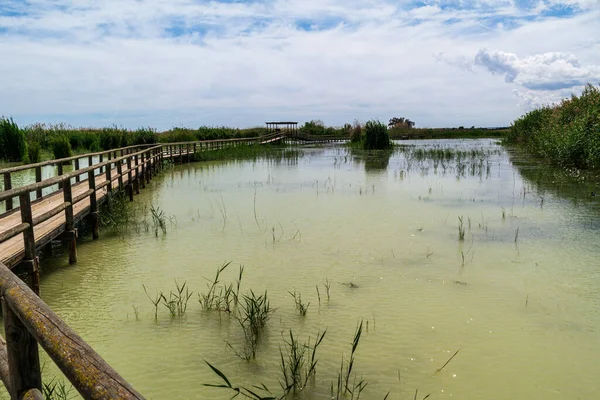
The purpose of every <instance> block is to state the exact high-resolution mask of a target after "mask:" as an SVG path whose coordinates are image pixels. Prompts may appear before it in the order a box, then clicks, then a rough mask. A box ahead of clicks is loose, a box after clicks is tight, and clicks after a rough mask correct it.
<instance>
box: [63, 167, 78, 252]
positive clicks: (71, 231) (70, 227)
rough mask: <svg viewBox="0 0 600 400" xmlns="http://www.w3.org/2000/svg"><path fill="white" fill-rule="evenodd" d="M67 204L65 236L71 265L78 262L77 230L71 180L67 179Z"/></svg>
mask: <svg viewBox="0 0 600 400" xmlns="http://www.w3.org/2000/svg"><path fill="white" fill-rule="evenodd" d="M63 193H64V199H65V203H69V205H68V206H67V208H65V221H66V223H65V236H66V239H67V242H68V244H69V264H74V263H76V262H77V230H76V229H75V223H74V218H73V193H72V191H71V178H67V179H66V180H65V183H64V185H63Z"/></svg>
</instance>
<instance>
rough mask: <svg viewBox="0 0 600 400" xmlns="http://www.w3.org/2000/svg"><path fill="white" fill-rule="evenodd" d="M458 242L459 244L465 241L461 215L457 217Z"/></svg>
mask: <svg viewBox="0 0 600 400" xmlns="http://www.w3.org/2000/svg"><path fill="white" fill-rule="evenodd" d="M458 240H459V241H460V242H462V241H464V240H465V226H464V221H463V216H462V215H461V216H459V217H458Z"/></svg>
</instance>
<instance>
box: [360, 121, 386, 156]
mask: <svg viewBox="0 0 600 400" xmlns="http://www.w3.org/2000/svg"><path fill="white" fill-rule="evenodd" d="M391 146H392V142H391V141H390V135H389V133H388V129H387V126H386V125H385V124H384V123H382V122H380V121H376V120H371V121H368V122H367V123H366V124H365V140H364V143H363V147H364V148H365V150H383V149H389V148H390V147H391Z"/></svg>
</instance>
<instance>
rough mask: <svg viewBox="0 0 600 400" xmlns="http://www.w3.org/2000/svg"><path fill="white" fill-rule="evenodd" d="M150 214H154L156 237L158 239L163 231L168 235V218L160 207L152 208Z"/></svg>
mask: <svg viewBox="0 0 600 400" xmlns="http://www.w3.org/2000/svg"><path fill="white" fill-rule="evenodd" d="M150 213H151V214H152V225H153V226H154V235H155V236H156V237H158V232H159V231H161V232H162V234H163V235H166V234H167V216H166V214H165V212H164V211H163V210H161V209H160V207H158V206H157V207H156V208H154V206H151V207H150Z"/></svg>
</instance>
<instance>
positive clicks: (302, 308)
mask: <svg viewBox="0 0 600 400" xmlns="http://www.w3.org/2000/svg"><path fill="white" fill-rule="evenodd" d="M317 290H318V287H317ZM288 293H289V294H290V296H292V298H293V299H294V304H295V305H296V310H298V312H299V313H300V315H301V316H303V317H304V316H306V312H307V311H308V306H310V302H309V303H304V302H302V293H300V292H297V293H296V289H294V292H290V291H289V290H288Z"/></svg>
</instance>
